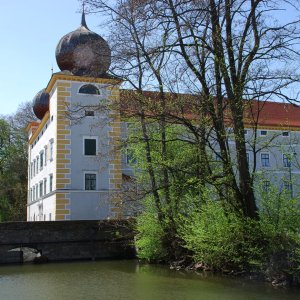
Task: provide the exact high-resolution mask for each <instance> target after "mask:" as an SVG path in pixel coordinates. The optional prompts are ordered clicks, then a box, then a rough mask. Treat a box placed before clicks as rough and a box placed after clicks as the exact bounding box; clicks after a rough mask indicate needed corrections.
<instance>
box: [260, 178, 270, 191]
mask: <svg viewBox="0 0 300 300" xmlns="http://www.w3.org/2000/svg"><path fill="white" fill-rule="evenodd" d="M270 185H271V184H270V181H268V180H264V182H263V187H262V188H263V191H264V192H268V191H269V190H270Z"/></svg>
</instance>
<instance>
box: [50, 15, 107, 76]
mask: <svg viewBox="0 0 300 300" xmlns="http://www.w3.org/2000/svg"><path fill="white" fill-rule="evenodd" d="M55 55H56V61H57V64H58V66H59V68H60V70H61V71H65V70H68V71H70V72H72V74H74V75H77V76H89V77H101V76H103V75H105V73H106V72H107V70H108V68H109V66H110V63H111V51H110V48H109V46H108V44H107V42H106V41H105V40H104V39H103V38H102V37H101V36H100V35H98V34H97V33H95V32H92V31H90V30H89V28H88V27H87V25H86V21H85V14H84V11H83V12H82V19H81V25H80V27H79V28H77V29H76V30H75V31H72V32H70V33H68V34H67V35H65V36H63V37H62V38H61V40H60V41H59V43H58V45H57V47H56V52H55Z"/></svg>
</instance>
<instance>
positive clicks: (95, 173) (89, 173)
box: [83, 171, 98, 191]
mask: <svg viewBox="0 0 300 300" xmlns="http://www.w3.org/2000/svg"><path fill="white" fill-rule="evenodd" d="M86 175H95V189H87V188H86ZM97 177H98V174H97V172H95V171H85V172H83V189H84V190H85V191H97V179H98V178H97Z"/></svg>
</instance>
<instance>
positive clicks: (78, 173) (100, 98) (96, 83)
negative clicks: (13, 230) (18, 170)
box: [27, 11, 122, 221]
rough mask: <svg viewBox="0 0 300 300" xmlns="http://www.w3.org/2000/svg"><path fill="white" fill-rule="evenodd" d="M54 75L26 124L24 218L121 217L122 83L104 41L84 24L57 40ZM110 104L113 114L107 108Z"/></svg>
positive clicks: (37, 98)
mask: <svg viewBox="0 0 300 300" xmlns="http://www.w3.org/2000/svg"><path fill="white" fill-rule="evenodd" d="M56 59H57V64H58V66H59V68H60V69H61V72H58V73H54V74H52V76H51V78H50V81H49V82H48V85H47V86H46V88H45V89H43V90H41V91H40V92H39V93H38V94H37V95H36V96H35V98H34V101H33V109H34V112H35V114H36V116H37V117H38V118H39V119H40V121H39V122H32V123H30V124H29V125H28V127H27V131H28V134H29V148H28V166H29V176H28V177H29V179H28V203H27V220H28V221H37V220H39V221H42V220H47V221H48V220H52V221H53V220H57V221H58V220H93V219H106V218H120V217H121V215H122V213H121V207H120V201H119V197H118V195H119V190H120V188H121V183H122V172H121V153H120V150H119V149H118V147H117V143H118V140H119V139H120V135H121V129H120V126H121V123H120V111H119V109H118V103H119V97H120V96H119V85H120V83H121V80H120V79H118V78H114V77H112V76H109V75H108V74H107V70H108V68H109V66H110V62H111V52H110V48H109V46H108V44H107V42H106V41H105V40H104V39H103V38H102V37H101V36H99V35H98V34H96V33H94V32H92V31H91V30H90V29H89V28H88V27H87V25H86V21H85V14H84V11H83V13H82V20H81V25H80V26H79V27H78V28H77V29H76V30H74V31H72V32H70V33H68V34H67V35H65V36H64V37H62V38H61V40H60V41H59V43H58V45H57V48H56ZM108 107H109V109H107V108H108Z"/></svg>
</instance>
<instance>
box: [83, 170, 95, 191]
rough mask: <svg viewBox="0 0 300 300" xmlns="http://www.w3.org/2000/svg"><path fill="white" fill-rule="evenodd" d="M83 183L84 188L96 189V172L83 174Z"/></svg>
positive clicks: (88, 189)
mask: <svg viewBox="0 0 300 300" xmlns="http://www.w3.org/2000/svg"><path fill="white" fill-rule="evenodd" d="M84 185H85V190H87V191H95V190H96V174H94V173H93V174H91V173H86V174H84Z"/></svg>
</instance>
